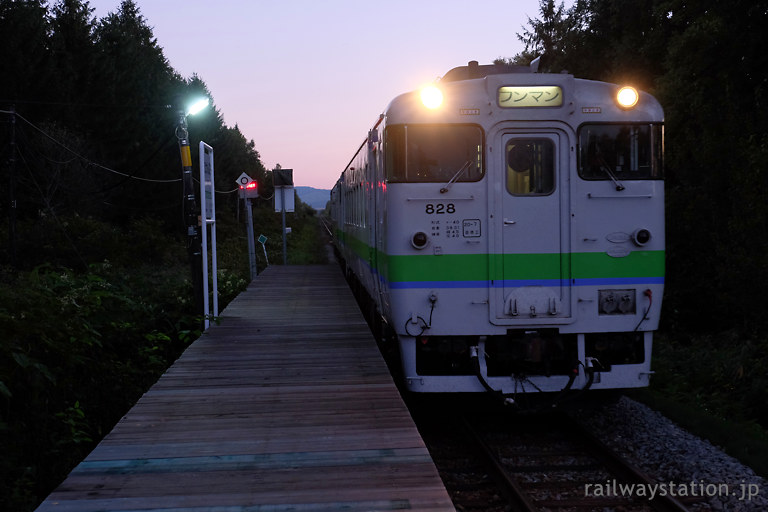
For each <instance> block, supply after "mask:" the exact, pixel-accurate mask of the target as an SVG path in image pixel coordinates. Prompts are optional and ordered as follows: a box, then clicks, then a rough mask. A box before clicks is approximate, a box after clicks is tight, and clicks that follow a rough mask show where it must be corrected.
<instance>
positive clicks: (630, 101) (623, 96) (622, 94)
mask: <svg viewBox="0 0 768 512" xmlns="http://www.w3.org/2000/svg"><path fill="white" fill-rule="evenodd" d="M639 99H640V93H638V92H637V89H635V88H634V87H629V86H626V87H622V88H621V89H619V92H617V93H616V102H617V103H618V104H619V106H620V107H621V108H625V109H630V108H633V107H634V106H635V105H637V102H638V100H639Z"/></svg>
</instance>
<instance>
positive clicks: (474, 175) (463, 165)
mask: <svg viewBox="0 0 768 512" xmlns="http://www.w3.org/2000/svg"><path fill="white" fill-rule="evenodd" d="M385 162H386V163H385V165H386V169H387V179H388V181H390V182H408V183H427V182H437V183H447V182H448V181H451V180H453V181H458V182H467V181H478V180H480V179H482V177H483V174H484V172H485V170H484V164H483V132H482V130H481V129H480V128H479V127H478V126H474V125H392V126H388V127H387V129H386V132H385Z"/></svg>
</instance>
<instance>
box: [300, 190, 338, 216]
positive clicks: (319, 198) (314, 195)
mask: <svg viewBox="0 0 768 512" xmlns="http://www.w3.org/2000/svg"><path fill="white" fill-rule="evenodd" d="M296 193H297V194H298V195H299V199H301V201H302V202H304V203H307V204H308V205H309V206H311V207H312V208H314V209H315V210H318V211H320V210H324V209H325V205H326V203H328V201H329V200H330V199H331V191H330V190H325V189H320V188H312V187H296Z"/></svg>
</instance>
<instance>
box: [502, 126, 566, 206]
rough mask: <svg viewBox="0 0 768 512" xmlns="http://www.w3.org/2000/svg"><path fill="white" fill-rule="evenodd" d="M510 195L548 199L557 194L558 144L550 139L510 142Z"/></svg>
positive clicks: (507, 147) (508, 151) (508, 163)
mask: <svg viewBox="0 0 768 512" xmlns="http://www.w3.org/2000/svg"><path fill="white" fill-rule="evenodd" d="M505 154H506V159H507V166H506V167H507V191H508V192H509V193H510V194H512V195H516V196H544V195H549V194H551V193H552V192H553V191H554V190H555V144H554V142H552V140H550V139H522V138H520V139H518V138H515V139H510V140H509V141H508V142H507V146H506V152H505Z"/></svg>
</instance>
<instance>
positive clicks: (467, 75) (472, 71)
mask: <svg viewBox="0 0 768 512" xmlns="http://www.w3.org/2000/svg"><path fill="white" fill-rule="evenodd" d="M538 67H539V59H538V58H537V59H534V60H533V62H531V65H530V66H518V65H515V64H483V65H480V64H478V62H477V61H476V60H472V61H469V63H468V64H467V65H466V66H459V67H456V68H453V69H451V70H450V71H448V72H447V73H446V74H445V76H443V77H442V78H441V79H440V81H441V82H458V81H460V80H472V79H475V78H485V77H487V76H488V75H505V74H509V73H535V72H536V71H537V70H538Z"/></svg>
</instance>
